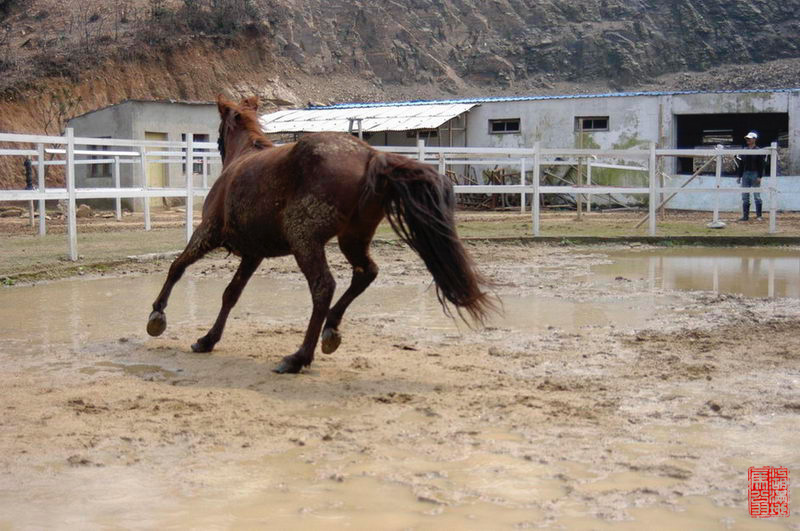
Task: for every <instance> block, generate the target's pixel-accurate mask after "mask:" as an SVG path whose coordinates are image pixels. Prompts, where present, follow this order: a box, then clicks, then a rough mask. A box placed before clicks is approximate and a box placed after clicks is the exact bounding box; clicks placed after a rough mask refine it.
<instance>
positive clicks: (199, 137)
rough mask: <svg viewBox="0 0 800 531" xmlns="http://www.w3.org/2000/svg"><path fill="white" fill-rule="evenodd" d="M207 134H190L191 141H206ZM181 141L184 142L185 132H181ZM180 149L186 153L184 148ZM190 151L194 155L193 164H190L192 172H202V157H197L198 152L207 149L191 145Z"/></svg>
mask: <svg viewBox="0 0 800 531" xmlns="http://www.w3.org/2000/svg"><path fill="white" fill-rule="evenodd" d="M208 141H209V140H208V135H203V134H194V135H193V136H192V142H193V143H194V142H208ZM181 142H186V133H181ZM181 151H183V152H184V153H186V148H183V149H182V150H181ZM192 151H193V152H194V153H195V155H194V160H195V162H194V164H192V173H197V174H202V173H203V162H202V159H198V158H197V153H198V152H206V151H208V149H204V148H198V147H192Z"/></svg>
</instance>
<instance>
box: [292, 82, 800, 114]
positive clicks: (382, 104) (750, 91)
mask: <svg viewBox="0 0 800 531" xmlns="http://www.w3.org/2000/svg"><path fill="white" fill-rule="evenodd" d="M769 92H779V93H780V92H800V87H798V88H778V89H739V90H672V91H650V92H648V91H638V92H607V93H603V94H563V95H556V96H502V97H495V98H464V99H454V100H409V101H387V102H372V103H366V102H363V103H355V102H354V103H336V104H333V105H321V106H318V107H306V109H314V110H321V109H354V108H363V107H403V106H411V105H447V104H467V103H474V104H479V103H503V102H509V101H541V100H571V99H579V98H615V97H623V98H624V97H631V96H687V95H694V94H756V93H769Z"/></svg>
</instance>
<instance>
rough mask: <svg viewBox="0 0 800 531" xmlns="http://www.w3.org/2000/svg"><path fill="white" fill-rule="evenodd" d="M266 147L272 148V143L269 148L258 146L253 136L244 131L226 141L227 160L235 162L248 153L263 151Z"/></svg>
mask: <svg viewBox="0 0 800 531" xmlns="http://www.w3.org/2000/svg"><path fill="white" fill-rule="evenodd" d="M265 147H272V144H271V143H270V144H269V146H262V145H256V143H255V141H254V139H253V138H252V137H251V135H250V134H249V133H248V132H247V131H242V132H239V133H236V134H233V135H230V137H229V138H226V139H225V159H226V161H233V160H234V159H237V158H239V157H241V156H242V155H246V154H247V153H252V152H254V151H261V150H263V149H265Z"/></svg>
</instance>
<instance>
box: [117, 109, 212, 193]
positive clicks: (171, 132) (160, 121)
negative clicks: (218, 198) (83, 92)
mask: <svg viewBox="0 0 800 531" xmlns="http://www.w3.org/2000/svg"><path fill="white" fill-rule="evenodd" d="M128 103H129V104H131V106H132V109H131V123H132V135H133V136H132V137H131V138H136V139H144V134H145V132H155V133H166V134H167V140H168V141H170V142H180V141H181V140H182V137H181V135H184V134H189V133H191V134H194V135H208V141H209V142H216V141H217V137H218V136H219V111H218V110H217V106H216V104H211V103H209V104H192V103H164V102H139V101H136V102H128ZM212 169H214V170H216V171H214V172H213V175H211V176H210V179H209V182H213V179H214V178H216V177H217V176H218V175H219V170H220V168H219V165H213V166H212ZM197 179H198V177H197V176H195V180H196V181H197ZM168 180H169V186H170V187H182V186H184V182H185V181H184V168H182V167H181V165H180V164H169V170H168ZM195 184H199V182H196V183H195Z"/></svg>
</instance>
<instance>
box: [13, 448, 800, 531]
mask: <svg viewBox="0 0 800 531" xmlns="http://www.w3.org/2000/svg"><path fill="white" fill-rule="evenodd" d="M309 450H310V449H303V450H299V449H298V450H292V451H289V452H286V453H283V454H278V455H272V456H267V457H264V458H261V459H258V460H253V461H246V462H237V463H215V464H214V466H208V467H205V468H204V475H203V476H201V477H200V478H197V480H196V481H193V482H192V483H191V485H192V486H191V487H188V488H185V489H183V490H178V489H176V488H175V487H173V486H172V485H174V481H173V480H172V478H170V477H167V476H166V475H165V474H164V473H162V472H160V471H158V470H148V469H144V468H140V467H127V468H121V467H101V468H79V469H74V468H64V467H61V468H58V469H56V468H54V469H53V470H49V471H46V472H45V473H43V474H42V476H41V477H40V478H39V479H36V478H33V477H28V478H25V479H24V485H23V488H16V489H14V490H13V491H6V492H3V491H2V490H0V528H6V527H7V528H23V529H24V528H31V529H33V528H40V529H41V528H52V527H63V528H75V529H78V528H81V529H89V528H126V529H170V528H180V529H187V528H192V529H210V530H213V529H254V528H264V529H282V530H286V531H294V530H298V531H300V530H309V529H310V530H316V529H320V530H323V529H324V530H328V529H333V530H338V529H375V530H383V529H418V530H429V529H430V530H434V529H464V530H473V529H474V530H484V529H515V528H520V526H522V527H531V526H532V527H540V526H542V525H544V524H545V523H547V524H549V525H550V527H552V528H562V529H563V528H566V529H577V530H589V529H592V530H594V529H645V528H646V529H744V528H747V529H762V528H763V529H773V528H784V529H785V528H786V527H787V525H789V524H792V525H796V524H797V518H796V517H795V516H793V517H792V518H790V519H772V520H770V521H755V520H752V519H751V518H750V517H749V515H748V514H747V508H746V507H722V506H718V505H716V504H714V503H713V502H711V501H710V499H709V498H707V497H700V496H693V497H686V498H681V499H680V500H679V502H678V504H677V506H676V507H675V508H674V509H671V508H667V507H665V506H663V505H652V504H648V505H645V506H641V507H635V506H634V505H636V498H637V497H639V495H638V494H637V492H639V489H646V488H664V487H669V486H671V484H672V483H674V482H675V481H676V480H672V479H669V478H662V477H657V476H654V475H652V474H646V473H642V472H623V473H617V474H612V475H609V476H605V477H603V478H599V479H598V478H595V477H592V476H593V475H592V473H591V472H589V471H588V466H587V465H583V464H579V463H569V462H554V463H552V464H549V465H542V464H539V463H537V462H531V461H526V460H523V459H521V458H514V457H511V456H508V455H503V454H492V453H488V452H476V453H473V454H471V455H469V456H468V457H466V458H463V459H457V460H452V461H435V460H429V459H425V458H424V457H420V456H415V455H410V454H407V453H402V452H400V451H398V450H395V449H391V448H386V449H384V450H385V452H383V451H382V452H379V453H378V455H379V457H376V458H373V457H366V456H363V455H361V456H357V455H342V456H340V457H341V460H339V461H331V460H328V461H321V462H319V463H311V462H309V460H307V459H306V458H305V457H306V455H305V453H306V452H308V451H309ZM331 470H336V471H337V472H336V473H331ZM54 475H55V476H57V477H58V481H57V485H58V486H57V487H55V486H54V484H53V476H54ZM563 475H568V476H571V477H573V478H574V477H577V476H580V477H582V478H589V479H578V480H577V483H576V481H575V480H562V479H550V478H554V477H563ZM415 478H424V480H423V481H421V482H415ZM742 480H743V481H746V473H745V474H744V475H743V476H742ZM567 487H570V488H569V489H568V488H567ZM720 487H721V488H731V485H723V486H720ZM572 488H576V490H575V492H576V493H577V494H571V496H570V497H569V498H567V495H568V493H570V492H571V490H572ZM742 488H746V486H743V487H742ZM608 492H618V493H620V497H619V498H611V499H617V500H618V503H623V504H625V505H626V508H625V510H626V511H627V513H628V517H629V519H627V520H622V521H620V520H604V519H602V518H596V517H593V516H592V515H590V514H589V511H588V509H587V505H586V504H587V503H588V502H589V501H590V500H592V498H593V497H594V496H598V495H603V493H608ZM625 492H627V493H629V495H628V496H627V497H626V495H625V494H624V493H625ZM792 495H793V496H796V495H798V490H797V489H796V488H795V489H794V490H793V492H792ZM442 496H444V497H442ZM657 503H658V502H656V504H657ZM551 504H558V505H559V506H560V509H559V511H558V513H559V514H560V516H558V517H556V519H555V520H550V521H549V522H545V520H544V516H545V515H544V512H543V511H542V510H541V509H539V508H538V507H539V506H542V505H544V506H549V505H551ZM629 505H630V506H629ZM609 509H610V508H609Z"/></svg>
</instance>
